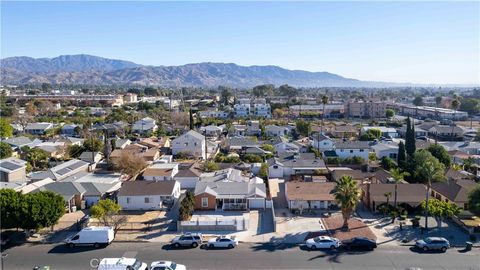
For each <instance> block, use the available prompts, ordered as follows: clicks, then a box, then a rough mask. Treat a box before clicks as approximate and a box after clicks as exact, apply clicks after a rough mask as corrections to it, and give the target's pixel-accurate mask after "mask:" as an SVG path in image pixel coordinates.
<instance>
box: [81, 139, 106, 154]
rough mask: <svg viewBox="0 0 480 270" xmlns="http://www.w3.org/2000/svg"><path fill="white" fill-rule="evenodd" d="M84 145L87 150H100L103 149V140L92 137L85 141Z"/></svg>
mask: <svg viewBox="0 0 480 270" xmlns="http://www.w3.org/2000/svg"><path fill="white" fill-rule="evenodd" d="M83 147H84V148H85V151H91V152H100V151H102V149H103V142H102V141H101V140H98V139H95V138H93V137H92V138H89V139H86V140H85V141H84V142H83Z"/></svg>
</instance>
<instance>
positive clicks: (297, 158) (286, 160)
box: [267, 153, 326, 169]
mask: <svg viewBox="0 0 480 270" xmlns="http://www.w3.org/2000/svg"><path fill="white" fill-rule="evenodd" d="M267 163H268V165H269V166H271V165H280V166H284V167H293V168H314V169H326V166H325V162H324V161H323V159H320V158H316V157H315V154H314V153H295V154H284V155H282V156H280V157H274V158H271V159H268V160H267Z"/></svg>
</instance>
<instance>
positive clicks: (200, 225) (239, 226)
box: [177, 218, 249, 232]
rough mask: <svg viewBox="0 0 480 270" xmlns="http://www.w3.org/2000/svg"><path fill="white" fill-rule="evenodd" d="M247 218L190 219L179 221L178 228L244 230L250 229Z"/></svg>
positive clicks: (179, 229)
mask: <svg viewBox="0 0 480 270" xmlns="http://www.w3.org/2000/svg"><path fill="white" fill-rule="evenodd" d="M248 222H249V220H248V219H246V218H236V219H216V220H190V221H180V222H178V223H177V230H178V231H179V232H184V231H244V230H247V229H248Z"/></svg>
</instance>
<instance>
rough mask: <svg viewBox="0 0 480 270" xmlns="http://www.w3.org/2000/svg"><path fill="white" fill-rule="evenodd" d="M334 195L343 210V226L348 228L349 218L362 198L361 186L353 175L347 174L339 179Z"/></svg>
mask: <svg viewBox="0 0 480 270" xmlns="http://www.w3.org/2000/svg"><path fill="white" fill-rule="evenodd" d="M334 196H335V200H336V201H337V203H338V204H340V208H341V210H342V216H343V228H344V229H347V230H348V220H349V219H350V216H351V215H352V213H353V211H354V210H355V208H356V207H357V204H358V202H359V200H360V188H359V187H358V186H357V183H356V182H355V181H354V180H353V178H352V177H351V176H349V175H345V176H343V177H342V178H341V179H340V180H339V181H338V183H337V186H336V187H335V189H334Z"/></svg>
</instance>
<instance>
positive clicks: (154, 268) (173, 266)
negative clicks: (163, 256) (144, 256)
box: [150, 261, 187, 270]
mask: <svg viewBox="0 0 480 270" xmlns="http://www.w3.org/2000/svg"><path fill="white" fill-rule="evenodd" d="M186 269H187V268H186V267H185V265H183V264H178V263H175V262H172V261H157V262H152V264H150V270H186Z"/></svg>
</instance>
